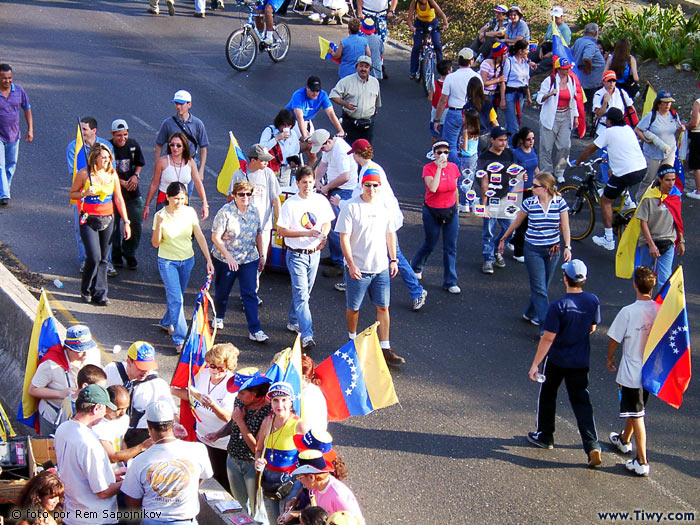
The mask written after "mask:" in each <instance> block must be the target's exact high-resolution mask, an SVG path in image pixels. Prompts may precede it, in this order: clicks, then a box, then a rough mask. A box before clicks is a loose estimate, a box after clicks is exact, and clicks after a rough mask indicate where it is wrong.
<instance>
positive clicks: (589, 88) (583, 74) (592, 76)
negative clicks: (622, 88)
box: [571, 23, 605, 114]
mask: <svg viewBox="0 0 700 525" xmlns="http://www.w3.org/2000/svg"><path fill="white" fill-rule="evenodd" d="M598 33H599V29H598V24H595V23H590V24H586V27H584V29H583V36H582V37H581V38H579V39H578V40H576V42H574V45H573V46H572V47H571V53H572V54H573V55H574V60H575V61H576V65H577V66H578V71H579V77H578V78H579V80H580V81H581V87H582V88H583V92H584V93H585V94H586V103H585V104H584V108H585V109H586V114H590V113H591V108H592V104H593V95H595V92H596V91H598V89H599V88H600V86H601V85H602V83H603V71H605V57H603V54H602V53H601V52H600V49H599V48H598Z"/></svg>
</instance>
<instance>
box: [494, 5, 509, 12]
mask: <svg viewBox="0 0 700 525" xmlns="http://www.w3.org/2000/svg"><path fill="white" fill-rule="evenodd" d="M493 10H494V11H496V12H497V13H507V12H508V8H507V7H506V6H504V5H503V4H498V5H497V6H496V7H494V8H493Z"/></svg>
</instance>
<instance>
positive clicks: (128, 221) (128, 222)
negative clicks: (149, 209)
mask: <svg viewBox="0 0 700 525" xmlns="http://www.w3.org/2000/svg"><path fill="white" fill-rule="evenodd" d="M122 222H123V223H124V224H128V225H129V226H131V221H130V220H128V219H127V220H125V221H122Z"/></svg>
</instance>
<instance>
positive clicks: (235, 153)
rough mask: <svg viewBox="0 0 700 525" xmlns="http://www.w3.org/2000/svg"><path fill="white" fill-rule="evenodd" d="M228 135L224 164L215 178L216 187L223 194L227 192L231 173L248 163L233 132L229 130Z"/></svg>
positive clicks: (231, 176)
mask: <svg viewBox="0 0 700 525" xmlns="http://www.w3.org/2000/svg"><path fill="white" fill-rule="evenodd" d="M228 136H229V145H228V153H226V160H224V165H223V166H222V167H221V171H219V176H218V177H217V179H216V189H217V190H219V193H223V194H224V195H226V194H227V192H228V187H229V184H231V178H233V174H234V173H236V171H238V170H239V169H245V167H246V166H247V165H248V161H247V160H246V158H245V155H244V154H243V150H242V149H241V147H240V146H239V145H238V141H237V140H236V137H234V136H233V132H232V131H229V132H228Z"/></svg>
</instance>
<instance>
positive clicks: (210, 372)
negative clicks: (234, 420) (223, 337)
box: [170, 343, 240, 487]
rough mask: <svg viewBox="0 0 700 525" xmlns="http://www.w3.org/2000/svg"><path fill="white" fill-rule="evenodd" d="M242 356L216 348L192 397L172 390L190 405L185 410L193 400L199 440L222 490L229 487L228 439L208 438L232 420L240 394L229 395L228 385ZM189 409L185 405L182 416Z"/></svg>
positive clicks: (236, 351)
mask: <svg viewBox="0 0 700 525" xmlns="http://www.w3.org/2000/svg"><path fill="white" fill-rule="evenodd" d="M239 354H240V350H239V349H238V348H236V347H235V346H233V345H232V344H231V343H220V344H216V345H214V346H212V347H211V350H209V351H208V352H207V353H206V355H205V356H204V365H205V366H204V367H203V368H202V369H201V370H200V371H199V373H198V374H197V377H196V378H195V380H194V382H193V383H192V386H191V387H190V392H189V395H188V392H187V390H186V389H184V388H178V387H175V386H173V387H170V390H171V392H172V393H173V395H174V396H175V397H177V398H179V399H180V400H182V401H184V402H185V403H187V404H186V405H185V407H187V408H189V406H190V398H191V400H192V402H193V403H194V412H195V414H196V415H197V418H196V419H197V421H196V423H195V432H196V434H197V439H198V440H199V441H201V442H202V443H204V444H205V445H206V447H207V452H208V453H209V460H210V461H211V466H212V469H213V470H214V479H216V481H218V482H219V484H220V485H221V486H222V487H228V486H229V485H228V476H227V474H226V458H227V457H228V454H227V453H226V447H227V445H228V436H225V437H222V438H219V439H217V440H216V441H210V440H208V439H207V438H206V435H207V434H209V433H210V432H216V431H218V430H219V429H220V428H221V426H222V425H223V424H224V423H228V422H229V420H230V419H231V414H232V413H233V403H234V401H235V400H236V392H231V391H229V389H228V388H227V387H226V384H227V382H228V380H229V379H231V378H232V377H233V375H234V370H236V367H237V366H238V355H239ZM187 408H183V406H182V405H181V408H180V413H182V410H183V409H187Z"/></svg>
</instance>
